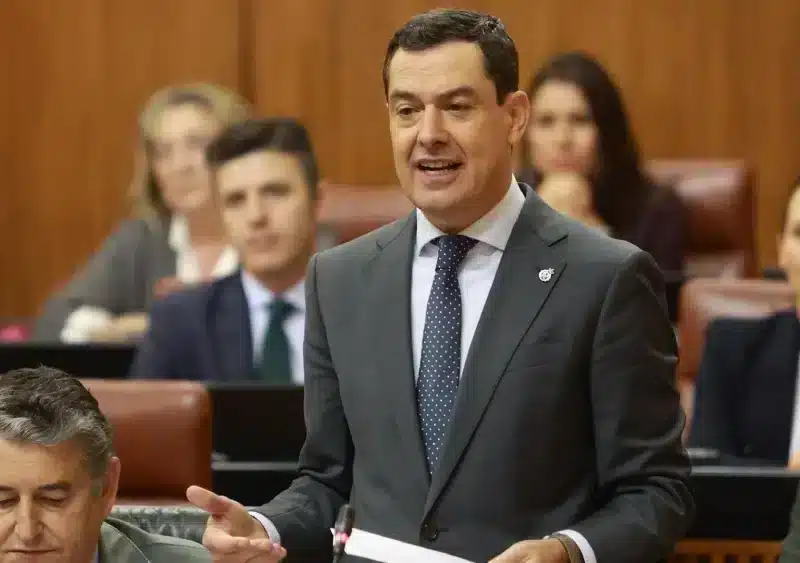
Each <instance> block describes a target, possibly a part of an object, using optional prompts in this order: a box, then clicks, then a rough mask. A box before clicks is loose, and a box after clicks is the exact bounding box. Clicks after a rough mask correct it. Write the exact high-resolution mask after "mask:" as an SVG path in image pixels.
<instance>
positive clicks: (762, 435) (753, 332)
mask: <svg viewBox="0 0 800 563" xmlns="http://www.w3.org/2000/svg"><path fill="white" fill-rule="evenodd" d="M798 351H800V322H799V321H798V320H797V315H796V314H795V312H794V311H783V312H780V313H778V314H776V315H773V316H771V317H768V318H766V319H717V320H715V321H713V322H712V323H711V324H710V325H709V328H708V332H707V337H706V345H705V350H704V351H703V359H702V361H701V363H700V370H699V372H698V375H697V390H696V397H695V404H694V415H693V417H692V428H691V432H690V434H689V444H690V445H691V446H693V447H705V448H714V449H716V450H719V451H720V452H721V453H722V454H726V455H728V456H734V457H735V458H751V459H757V460H762V461H765V462H771V463H775V464H777V465H786V463H787V462H788V459H789V443H790V441H791V434H792V421H793V415H794V393H795V385H796V382H797V354H798Z"/></svg>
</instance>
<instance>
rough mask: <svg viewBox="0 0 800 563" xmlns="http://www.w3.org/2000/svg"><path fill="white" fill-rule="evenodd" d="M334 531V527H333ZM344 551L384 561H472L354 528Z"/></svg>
mask: <svg viewBox="0 0 800 563" xmlns="http://www.w3.org/2000/svg"><path fill="white" fill-rule="evenodd" d="M331 533H333V529H331ZM344 552H345V553H347V554H348V555H352V556H354V557H365V558H367V559H372V560H374V561H380V562H382V563H408V562H409V561H413V562H414V563H471V562H470V561H467V560H466V559H461V558H460V557H455V556H453V555H447V554H446V553H441V552H439V551H434V550H432V549H426V548H424V547H419V546H417V545H412V544H410V543H406V542H402V541H398V540H393V539H391V538H387V537H385V536H381V535H378V534H373V533H372V532H366V531H364V530H359V529H358V528H353V533H351V534H350V538H349V539H348V540H347V544H346V545H345V547H344Z"/></svg>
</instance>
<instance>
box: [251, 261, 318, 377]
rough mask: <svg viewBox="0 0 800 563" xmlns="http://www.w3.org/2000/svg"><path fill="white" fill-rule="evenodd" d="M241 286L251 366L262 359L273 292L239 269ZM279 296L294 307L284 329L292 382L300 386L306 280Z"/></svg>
mask: <svg viewBox="0 0 800 563" xmlns="http://www.w3.org/2000/svg"><path fill="white" fill-rule="evenodd" d="M242 288H243V289H244V297H245V299H246V300H247V309H248V311H249V313H250V334H251V336H252V340H253V365H258V362H259V360H260V359H261V345H262V343H263V342H264V335H265V334H266V332H267V327H268V326H269V317H270V311H269V305H270V303H272V300H273V299H275V294H274V293H272V292H271V291H270V290H269V289H267V288H266V287H264V286H263V285H262V284H261V282H259V281H258V280H257V279H255V278H254V277H253V276H252V275H251V274H249V273H248V272H246V271H244V270H242ZM281 297H282V298H283V299H284V301H286V302H288V303H290V304H292V305H293V306H294V310H293V311H292V312H291V313H290V314H289V316H288V317H287V318H286V320H285V321H284V323H283V330H284V331H285V332H286V338H287V339H288V340H289V363H290V366H291V370H292V382H293V383H297V384H298V385H302V384H303V382H304V377H303V339H304V338H305V330H306V293H305V283H304V282H303V281H300V282H299V283H298V284H297V285H295V286H293V287H291V288H289V289H288V290H287V291H286V292H284V293H283V294H282V295H281Z"/></svg>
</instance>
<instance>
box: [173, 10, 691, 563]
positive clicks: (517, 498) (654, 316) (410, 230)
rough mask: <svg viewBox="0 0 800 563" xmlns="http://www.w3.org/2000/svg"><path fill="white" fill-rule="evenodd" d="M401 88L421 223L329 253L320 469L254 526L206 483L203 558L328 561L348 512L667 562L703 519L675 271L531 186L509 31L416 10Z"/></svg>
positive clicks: (635, 561) (411, 526)
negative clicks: (670, 306) (521, 180)
mask: <svg viewBox="0 0 800 563" xmlns="http://www.w3.org/2000/svg"><path fill="white" fill-rule="evenodd" d="M384 87H385V91H386V102H387V109H388V112H389V125H390V133H391V139H392V144H393V148H394V159H395V165H396V171H397V176H398V178H399V180H400V187H401V189H402V190H403V191H404V192H405V194H406V195H407V196H408V198H409V199H410V200H411V201H412V202H413V203H414V205H415V207H416V210H415V211H414V212H412V213H411V214H410V215H409V216H408V217H405V218H403V219H401V220H399V221H396V222H394V223H392V224H390V225H387V226H386V227H383V228H381V229H378V230H377V231H375V232H373V233H370V234H367V235H366V236H364V237H361V238H360V239H357V240H355V241H352V242H350V243H347V244H344V245H341V246H339V247H337V248H334V249H331V250H328V251H326V252H322V253H320V254H317V255H316V256H315V257H314V258H312V260H311V264H310V267H309V270H308V274H307V283H306V287H307V298H306V302H307V304H308V310H307V317H306V341H305V366H306V423H307V439H306V443H305V446H304V448H303V450H302V453H301V455H300V460H299V476H298V477H297V479H296V480H295V481H294V482H293V483H292V485H291V486H290V487H289V489H288V490H286V491H285V492H283V493H281V494H279V495H278V496H277V497H276V498H275V499H273V500H272V501H271V502H269V503H267V504H265V505H264V506H262V507H260V508H258V509H257V510H255V511H254V512H253V514H248V512H247V511H246V510H245V509H244V508H242V506H241V505H239V504H237V503H236V502H234V501H232V500H229V499H225V498H222V497H219V496H217V495H215V494H213V493H211V492H210V491H206V490H204V489H200V488H196V487H192V488H190V489H189V490H188V491H187V496H188V497H189V499H190V500H191V501H192V502H193V503H195V504H196V505H198V506H200V507H202V508H204V509H206V510H207V511H209V512H210V514H211V515H210V518H209V521H208V526H207V528H206V532H205V538H204V545H206V547H208V548H209V550H210V551H211V552H212V554H213V555H214V557H215V558H216V560H217V561H220V562H224V563H228V562H231V563H232V562H235V561H246V560H247V561H252V562H256V561H258V562H264V563H267V562H269V563H272V562H276V561H279V560H280V559H281V558H282V557H283V556H285V555H286V554H287V553H289V554H291V555H298V556H303V555H304V554H306V553H309V552H314V551H315V550H316V552H318V553H319V554H320V555H319V557H320V558H319V560H320V561H324V560H326V559H325V557H326V555H327V556H329V555H330V545H331V532H330V528H331V527H332V526H333V525H334V521H335V519H336V516H337V512H338V511H339V509H340V507H341V506H342V505H343V503H345V502H348V503H349V504H350V505H351V506H352V507H353V508H354V510H355V522H356V526H357V527H359V528H363V529H365V530H367V531H369V532H375V533H378V534H381V535H385V536H389V537H391V538H394V539H397V540H401V541H404V542H408V543H412V544H417V545H421V546H424V547H427V548H431V549H434V550H437V551H442V552H446V553H449V554H452V555H456V556H459V557H462V558H465V559H467V560H469V561H474V562H486V561H487V560H490V559H491V560H492V562H493V563H519V562H523V561H525V562H533V561H535V562H537V563H567V562H568V561H570V562H572V563H577V562H579V561H586V563H595V562H597V563H644V562H654V561H658V560H659V559H662V558H666V556H667V555H668V554H669V553H670V551H671V549H672V547H673V545H674V544H675V542H676V541H677V540H678V539H679V538H681V537H682V535H683V534H684V533H685V532H686V530H687V528H688V526H689V523H690V521H691V518H692V514H693V503H692V498H691V495H690V493H689V489H688V487H687V479H688V473H689V462H688V459H687V456H686V454H685V451H684V449H683V447H682V445H681V432H682V430H683V426H684V416H683V413H682V411H681V407H680V404H679V400H678V392H677V390H676V387H675V380H674V370H675V364H676V343H675V339H674V336H673V332H672V328H671V326H670V323H669V319H668V317H667V311H666V304H665V300H664V283H663V279H662V275H661V272H660V270H659V269H658V267H657V266H656V264H655V262H654V261H653V259H652V258H651V257H650V256H649V255H648V254H646V253H644V252H642V251H641V250H640V249H638V248H636V247H634V246H633V245H631V244H629V243H626V242H623V241H618V240H614V239H612V238H610V237H607V236H605V235H603V234H601V233H599V232H597V231H596V230H594V229H589V228H586V227H584V226H582V225H580V224H578V223H577V222H575V221H573V220H570V219H568V218H566V217H564V216H562V215H560V214H559V213H557V212H556V211H554V210H552V209H551V208H549V207H548V206H547V205H546V204H545V203H544V202H542V200H541V199H540V198H539V197H538V196H537V195H536V194H535V193H533V190H531V189H530V187H528V186H524V185H519V184H518V183H517V182H516V180H515V178H514V177H513V175H512V164H513V158H512V154H513V150H514V146H515V145H516V144H517V143H518V142H519V140H520V137H521V136H522V135H523V133H524V131H525V127H526V123H527V120H528V114H529V101H528V99H527V96H526V95H525V93H524V92H522V91H520V90H519V88H518V68H517V53H516V49H515V47H514V43H513V42H512V40H511V38H510V37H509V36H508V35H507V33H506V31H505V29H504V27H503V24H502V23H501V22H500V21H499V20H498V19H497V18H495V17H492V16H488V15H484V14H479V13H475V12H470V11H464V10H437V11H433V12H428V13H425V14H421V15H419V16H416V17H414V18H413V19H412V20H411V21H410V22H408V23H407V24H406V25H405V26H404V27H403V28H402V29H400V30H399V31H398V32H397V33H396V34H395V36H394V37H393V39H392V41H391V42H390V44H389V48H388V51H387V54H386V59H385V66H384ZM276 431H277V432H280V429H276ZM326 549H327V554H326Z"/></svg>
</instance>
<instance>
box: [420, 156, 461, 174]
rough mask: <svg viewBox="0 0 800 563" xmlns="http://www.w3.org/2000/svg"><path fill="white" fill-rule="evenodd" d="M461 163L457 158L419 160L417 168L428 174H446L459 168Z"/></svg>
mask: <svg viewBox="0 0 800 563" xmlns="http://www.w3.org/2000/svg"><path fill="white" fill-rule="evenodd" d="M462 166H463V164H462V163H461V162H459V161H457V160H438V159H437V160H433V159H430V160H420V161H419V162H417V169H419V170H420V171H421V172H423V173H425V174H428V175H446V174H449V173H451V172H454V171H456V170H458V169H459V168H461V167H462Z"/></svg>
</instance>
